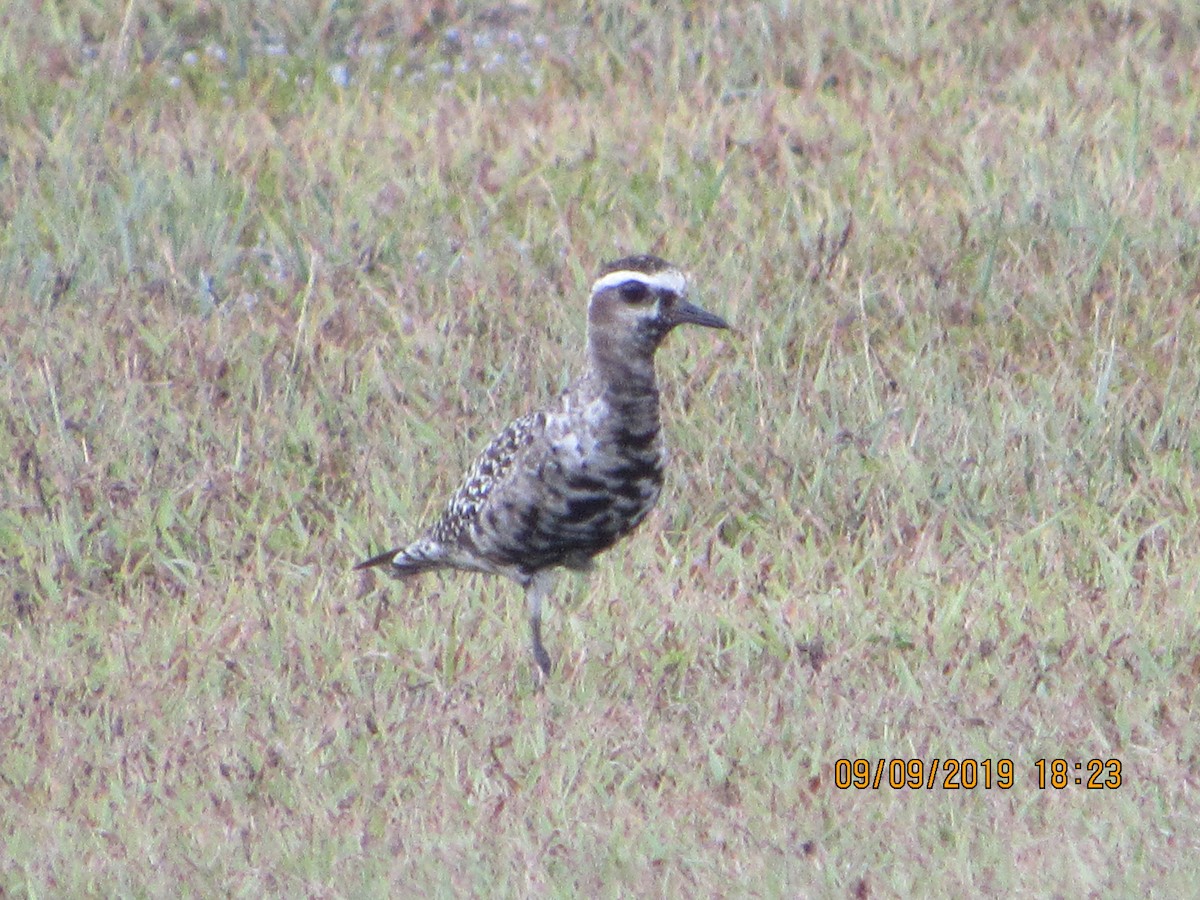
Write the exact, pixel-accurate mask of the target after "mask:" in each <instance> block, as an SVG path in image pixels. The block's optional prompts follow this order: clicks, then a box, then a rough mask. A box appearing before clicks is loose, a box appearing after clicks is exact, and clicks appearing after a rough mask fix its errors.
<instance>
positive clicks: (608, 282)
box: [592, 269, 687, 295]
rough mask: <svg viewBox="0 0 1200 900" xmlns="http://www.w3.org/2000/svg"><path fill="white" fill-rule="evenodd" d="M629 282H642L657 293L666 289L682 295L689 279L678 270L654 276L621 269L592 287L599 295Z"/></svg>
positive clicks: (597, 280) (600, 279) (667, 270)
mask: <svg viewBox="0 0 1200 900" xmlns="http://www.w3.org/2000/svg"><path fill="white" fill-rule="evenodd" d="M627 281H640V282H641V283H642V284H644V285H646V287H648V288H650V289H651V290H654V291H657V290H662V289H663V288H665V289H667V290H668V291H671V292H672V293H675V294H680V295H682V294H683V293H684V292H685V290H686V289H687V279H686V278H684V277H683V273H682V272H680V271H678V270H676V269H665V270H664V271H662V272H655V273H654V274H652V275H649V274H647V273H645V272H634V271H633V270H632V269H619V270H618V271H616V272H609V273H608V274H607V275H605V276H604V277H603V278H597V279H596V283H595V284H593V285H592V293H593V294H598V293H600V292H601V291H605V290H608V289H609V288H612V287H617V286H618V285H622V284H624V283H625V282H627Z"/></svg>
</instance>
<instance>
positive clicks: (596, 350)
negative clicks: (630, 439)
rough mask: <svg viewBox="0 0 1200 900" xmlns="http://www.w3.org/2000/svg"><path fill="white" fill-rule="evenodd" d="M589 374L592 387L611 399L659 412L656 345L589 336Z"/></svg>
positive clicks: (619, 403) (611, 400)
mask: <svg viewBox="0 0 1200 900" xmlns="http://www.w3.org/2000/svg"><path fill="white" fill-rule="evenodd" d="M588 374H589V376H590V377H589V379H588V380H589V381H590V382H591V385H592V389H593V390H594V391H596V393H599V394H603V395H604V396H605V398H606V399H608V401H609V402H610V403H615V404H617V405H621V406H626V405H632V406H643V405H645V406H647V407H648V408H650V409H652V410H653V415H654V417H655V418H657V415H658V379H657V378H656V377H655V374H654V348H649V349H647V348H643V347H638V346H633V347H631V346H628V345H627V344H618V343H616V342H614V341H609V340H605V339H603V338H602V337H597V336H596V335H594V334H593V335H589V339H588Z"/></svg>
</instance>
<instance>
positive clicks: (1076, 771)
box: [1033, 759, 1121, 790]
mask: <svg viewBox="0 0 1200 900" xmlns="http://www.w3.org/2000/svg"><path fill="white" fill-rule="evenodd" d="M1033 767H1034V768H1035V769H1037V780H1038V787H1039V788H1041V789H1042V790H1045V789H1046V788H1048V787H1049V788H1054V789H1055V790H1061V789H1063V788H1065V787H1067V786H1068V785H1073V784H1074V785H1079V786H1080V787H1087V788H1088V789H1089V790H1104V789H1106V788H1107V789H1109V790H1113V789H1116V788H1119V787H1120V786H1121V761H1120V760H1119V759H1089V760H1087V761H1085V762H1074V763H1073V762H1070V761H1069V760H1065V759H1039V760H1037V761H1036V762H1035V763H1034V764H1033Z"/></svg>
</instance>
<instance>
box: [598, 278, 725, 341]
mask: <svg viewBox="0 0 1200 900" xmlns="http://www.w3.org/2000/svg"><path fill="white" fill-rule="evenodd" d="M687 293H688V291H687V278H686V276H685V275H684V274H683V272H682V271H680V270H679V269H678V268H677V267H676V266H673V265H671V264H670V263H669V262H667V261H666V260H664V259H660V258H659V257H657V256H649V255H644V256H627V257H625V258H623V259H618V260H615V261H614V262H610V263H606V264H605V265H604V267H603V268H601V270H600V275H599V277H598V278H597V279H596V281H595V283H594V284H593V285H592V299H591V302H590V303H589V304H588V328H589V330H590V331H591V334H592V338H593V340H597V339H598V340H600V341H602V342H604V343H605V344H608V345H609V348H610V349H618V350H619V351H620V352H626V353H635V354H636V353H640V354H653V352H654V350H655V349H656V348H657V347H658V345H659V344H660V343H662V340H663V338H665V337H666V336H667V334H668V332H670V331H671V329H672V328H674V327H675V326H676V325H687V324H691V325H703V326H704V327H705V328H728V327H729V324H728V323H727V322H726V321H725V320H724V319H722V318H721V317H720V316H716V315H713V314H712V313H710V312H707V311H706V310H703V309H701V308H700V307H699V306H696V305H695V304H694V303H689V302H688V299H687Z"/></svg>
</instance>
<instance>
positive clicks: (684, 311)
mask: <svg viewBox="0 0 1200 900" xmlns="http://www.w3.org/2000/svg"><path fill="white" fill-rule="evenodd" d="M671 318H673V319H674V320H675V322H676V324H679V325H684V324H687V325H703V326H704V327H705V328H728V327H729V323H728V322H726V321H725V320H724V319H722V318H721V317H720V316H714V315H713V314H712V313H710V312H709V311H708V310H706V309H701V308H700V307H698V306H697V305H696V304H694V303H687V302H686V301H685V302H683V303H679V304H677V305H676V306H675V308H674V309H672V310H671Z"/></svg>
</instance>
